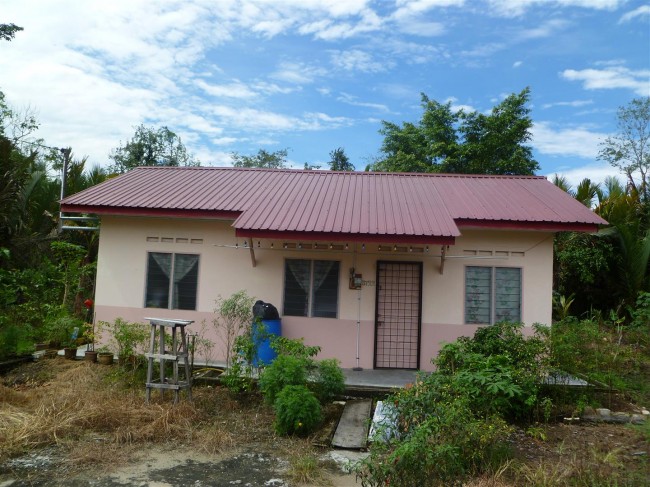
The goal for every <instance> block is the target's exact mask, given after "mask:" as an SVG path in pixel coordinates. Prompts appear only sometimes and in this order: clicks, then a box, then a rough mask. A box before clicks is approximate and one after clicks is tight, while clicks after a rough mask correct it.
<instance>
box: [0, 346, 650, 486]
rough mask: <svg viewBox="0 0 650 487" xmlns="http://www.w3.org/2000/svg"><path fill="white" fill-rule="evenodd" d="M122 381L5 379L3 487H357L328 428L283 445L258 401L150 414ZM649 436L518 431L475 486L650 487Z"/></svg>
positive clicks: (68, 371) (52, 364)
mask: <svg viewBox="0 0 650 487" xmlns="http://www.w3.org/2000/svg"><path fill="white" fill-rule="evenodd" d="M120 370H121V369H119V368H118V367H117V366H112V367H106V366H99V365H96V364H86V363H82V362H71V361H65V360H63V359H61V358H57V359H53V360H44V361H41V362H35V363H32V364H28V365H25V366H22V367H19V368H18V369H15V370H14V371H11V372H10V373H8V374H6V375H5V376H3V377H0V487H8V486H13V487H23V486H25V487H26V486H43V487H49V486H58V485H71V486H82V485H84V486H85V485H94V486H99V487H113V486H123V485H138V486H186V485H195V486H228V487H230V486H232V485H242V486H246V485H250V486H258V485H259V486H294V485H331V486H340V487H346V486H353V485H359V484H356V481H355V476H354V475H353V474H349V473H348V474H346V473H344V472H343V470H342V466H341V462H339V464H337V463H336V462H335V461H333V460H332V458H338V459H341V458H342V455H347V456H348V457H349V458H351V459H352V461H354V460H358V459H359V458H361V455H362V454H359V453H358V452H353V453H351V454H347V453H346V452H344V451H332V450H331V449H328V448H323V447H316V446H314V444H322V443H323V441H324V438H326V437H327V435H328V434H329V433H328V432H327V431H328V430H327V428H325V429H324V430H323V431H320V432H318V433H317V434H315V435H314V437H312V438H308V439H299V438H284V437H279V436H277V435H276V434H275V432H274V430H273V427H272V423H273V412H272V410H271V409H270V408H269V407H267V406H265V405H264V404H263V403H262V401H260V398H259V397H258V396H255V395H253V396H248V397H242V398H239V399H234V398H232V397H231V396H230V394H229V393H228V392H227V391H225V390H223V389H222V388H221V387H195V388H194V391H193V393H194V402H193V403H192V404H190V403H188V402H187V401H182V402H181V403H180V404H179V405H178V406H176V407H173V406H172V401H171V397H170V396H168V397H166V398H165V399H164V400H161V399H160V398H159V397H158V395H157V394H156V395H155V398H154V401H152V404H151V405H145V404H144V400H143V398H144V386H141V387H140V386H136V387H135V388H125V387H124V385H123V384H124V381H125V380H126V381H127V382H128V381H129V380H131V381H132V382H133V383H135V384H141V383H142V382H139V378H138V376H137V374H135V373H131V372H129V373H127V374H126V375H125V374H124V373H122V372H119V371H120ZM100 406H104V409H102V410H100ZM329 412H330V415H329V420H328V421H327V423H328V424H329V426H328V428H331V427H332V424H333V422H335V421H334V420H332V416H333V415H335V414H336V411H335V410H330V411H329ZM52 418H54V419H52ZM649 432H650V428H647V427H646V428H645V429H643V428H632V427H630V426H628V425H619V424H616V425H613V424H571V425H568V424H552V425H547V426H540V427H538V428H532V429H527V431H525V430H524V429H521V428H517V429H516V430H515V433H514V434H513V435H512V438H511V443H512V444H511V446H512V450H513V453H514V459H513V460H512V461H511V462H510V463H509V464H508V465H507V466H506V468H504V469H502V471H500V472H498V473H495V474H493V475H491V476H489V477H486V478H481V479H475V480H474V481H473V482H471V483H470V484H469V485H473V486H476V487H478V486H488V485H491V486H516V485H596V484H600V485H610V484H611V485H640V486H641V485H650V459H649V457H650V445H649V441H648V440H649V436H650V435H649ZM343 463H345V458H343ZM590 479H591V480H593V481H591V480H590ZM606 479H610V482H608V483H605V482H604V480H606ZM601 480H603V482H601Z"/></svg>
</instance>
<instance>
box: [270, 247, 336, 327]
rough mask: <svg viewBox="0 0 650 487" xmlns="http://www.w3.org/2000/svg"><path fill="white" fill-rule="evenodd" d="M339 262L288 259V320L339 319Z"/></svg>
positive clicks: (286, 289) (285, 279)
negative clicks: (308, 317)
mask: <svg viewBox="0 0 650 487" xmlns="http://www.w3.org/2000/svg"><path fill="white" fill-rule="evenodd" d="M338 298H339V262H337V261H333V260H305V259H287V260H286V261H285V265H284V312H283V314H285V315H287V316H311V317H320V318H336V316H337V310H338Z"/></svg>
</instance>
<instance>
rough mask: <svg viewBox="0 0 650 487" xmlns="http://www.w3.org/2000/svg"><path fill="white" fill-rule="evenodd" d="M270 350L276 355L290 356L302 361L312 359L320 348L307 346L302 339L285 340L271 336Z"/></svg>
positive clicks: (281, 337) (285, 338)
mask: <svg viewBox="0 0 650 487" xmlns="http://www.w3.org/2000/svg"><path fill="white" fill-rule="evenodd" d="M271 348H272V349H273V350H275V351H276V352H277V354H278V355H291V356H292V357H298V358H303V359H312V358H314V357H315V356H316V355H318V353H319V352H320V347H319V346H317V345H315V346H307V345H305V343H304V342H303V339H302V338H287V337H283V336H273V337H272V338H271Z"/></svg>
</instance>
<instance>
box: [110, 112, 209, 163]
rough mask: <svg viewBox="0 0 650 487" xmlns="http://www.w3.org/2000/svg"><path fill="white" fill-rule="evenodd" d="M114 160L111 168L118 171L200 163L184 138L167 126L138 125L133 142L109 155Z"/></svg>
mask: <svg viewBox="0 0 650 487" xmlns="http://www.w3.org/2000/svg"><path fill="white" fill-rule="evenodd" d="M108 157H109V159H112V160H113V164H112V165H110V166H109V170H110V171H111V172H114V173H119V174H121V173H125V172H126V171H128V170H130V169H133V168H134V167H140V166H198V165H199V161H198V160H196V159H194V156H193V155H192V154H190V153H189V152H188V151H187V149H186V148H185V145H183V142H182V141H181V138H180V137H179V136H178V135H176V134H175V133H174V132H172V131H171V130H169V128H167V127H160V128H154V127H145V126H144V125H143V124H141V125H138V126H137V127H136V128H135V134H134V135H133V137H132V138H131V140H130V141H129V142H127V143H126V144H124V146H122V145H120V147H118V148H117V149H113V150H112V151H111V154H110V155H109V156H108Z"/></svg>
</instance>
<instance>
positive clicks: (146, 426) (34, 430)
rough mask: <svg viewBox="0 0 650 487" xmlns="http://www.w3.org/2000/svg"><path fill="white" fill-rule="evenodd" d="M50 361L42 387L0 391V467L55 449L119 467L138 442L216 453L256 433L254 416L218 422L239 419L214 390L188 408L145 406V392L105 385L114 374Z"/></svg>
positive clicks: (162, 403) (231, 404) (201, 393)
mask: <svg viewBox="0 0 650 487" xmlns="http://www.w3.org/2000/svg"><path fill="white" fill-rule="evenodd" d="M50 362H51V364H50V365H49V366H50V367H54V368H56V369H57V370H56V373H55V374H53V378H52V379H51V380H50V381H49V382H48V383H46V384H39V385H38V386H35V387H30V388H24V387H23V389H22V390H21V391H17V390H14V389H13V388H10V387H5V386H0V387H2V389H1V390H0V397H2V401H1V402H0V417H2V421H0V461H2V460H3V459H6V458H8V457H11V456H15V455H19V454H21V453H23V452H26V451H29V450H32V449H34V448H38V447H42V446H46V445H54V444H56V445H61V446H64V447H66V449H67V450H68V451H69V454H70V459H71V460H73V461H75V462H76V463H78V464H85V463H87V464H96V463H97V462H100V463H109V462H120V460H121V459H123V457H124V456H125V453H126V454H128V452H129V450H130V448H128V446H129V445H134V444H142V443H161V442H169V441H174V442H176V443H186V444H192V446H194V447H196V448H198V449H200V450H203V451H205V452H206V453H218V452H220V451H222V450H223V449H224V448H226V447H230V446H232V445H233V443H234V440H233V438H234V434H236V432H237V430H243V429H247V428H250V427H251V426H255V425H257V426H260V425H259V421H256V418H259V417H260V414H257V415H255V414H253V417H252V421H251V417H250V414H249V415H247V414H244V415H243V416H244V417H238V418H236V419H234V420H233V419H232V418H231V417H227V418H223V415H224V414H226V415H227V416H238V415H241V414H242V411H241V407H240V406H239V405H238V404H237V403H236V402H233V401H231V400H229V399H228V398H221V399H219V398H217V397H216V395H215V394H214V391H212V392H213V394H210V390H196V392H195V395H196V396H197V397H196V400H195V402H194V403H190V402H186V401H181V402H180V403H179V404H178V405H176V406H174V405H173V401H172V399H171V394H168V395H167V396H166V400H160V399H159V396H158V395H157V394H156V395H155V398H154V401H152V404H150V405H146V404H145V403H144V386H142V387H138V388H137V389H127V388H124V387H122V386H121V384H120V381H119V380H112V381H111V380H110V374H114V373H115V371H116V370H118V369H116V368H107V367H102V366H98V365H93V364H87V363H83V362H69V363H66V362H63V361H62V360H58V359H57V360H53V361H50ZM35 365H36V364H34V366H35ZM222 418H223V419H222ZM267 424H269V423H267ZM246 436H247V437H249V436H250V434H248V435H246Z"/></svg>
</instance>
